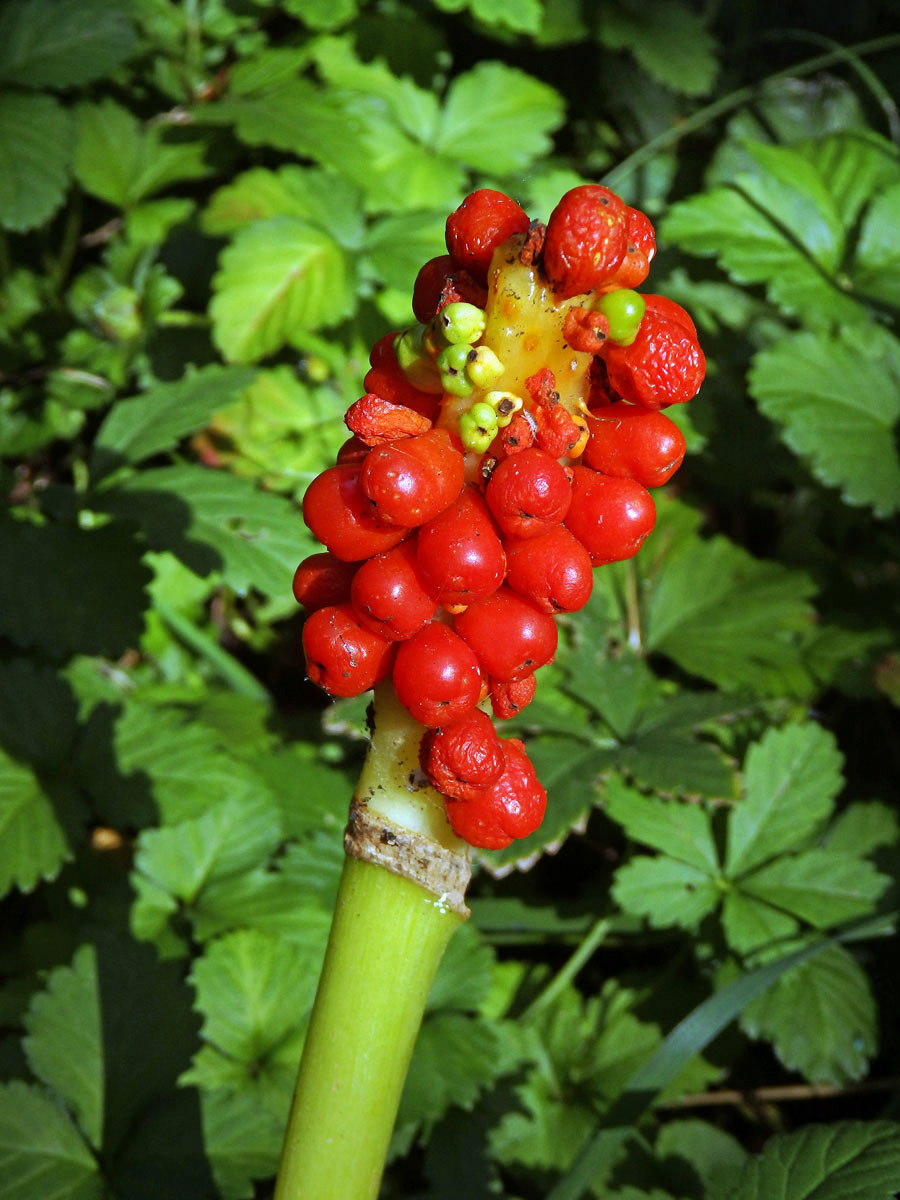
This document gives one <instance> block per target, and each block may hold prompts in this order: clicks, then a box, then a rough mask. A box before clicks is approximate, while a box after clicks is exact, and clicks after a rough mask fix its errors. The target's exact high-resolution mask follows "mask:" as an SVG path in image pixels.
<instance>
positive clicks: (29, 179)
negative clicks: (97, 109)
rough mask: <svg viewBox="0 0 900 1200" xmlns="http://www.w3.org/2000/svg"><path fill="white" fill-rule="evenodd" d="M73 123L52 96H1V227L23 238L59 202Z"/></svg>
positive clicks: (66, 174) (66, 176) (66, 180)
mask: <svg viewBox="0 0 900 1200" xmlns="http://www.w3.org/2000/svg"><path fill="white" fill-rule="evenodd" d="M71 157H72V121H71V118H70V116H69V114H68V113H67V112H66V110H65V109H64V108H63V107H62V105H60V104H58V103H57V101H56V100H54V99H53V97H52V96H26V95H22V94H20V93H18V92H4V93H0V225H2V226H3V228H4V229H11V230H12V231H13V232H14V233H24V232H25V231H26V230H28V229H36V228H37V227H38V226H39V225H43V224H44V222H45V221H47V220H48V219H49V218H50V217H52V216H53V214H54V213H55V212H56V210H57V209H58V208H59V206H60V205H61V204H62V202H63V198H64V197H65V194H66V187H67V186H68V183H69V162H70V159H71Z"/></svg>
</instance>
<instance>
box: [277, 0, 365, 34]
mask: <svg viewBox="0 0 900 1200" xmlns="http://www.w3.org/2000/svg"><path fill="white" fill-rule="evenodd" d="M283 7H284V8H285V9H286V10H287V12H289V13H292V14H293V15H294V16H295V17H299V18H300V20H301V21H303V22H304V23H305V24H306V25H309V27H310V28H311V29H338V28H339V27H340V26H341V25H346V24H347V22H348V21H351V20H352V19H353V18H354V17H355V16H356V8H357V0H283Z"/></svg>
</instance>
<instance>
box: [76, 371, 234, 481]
mask: <svg viewBox="0 0 900 1200" xmlns="http://www.w3.org/2000/svg"><path fill="white" fill-rule="evenodd" d="M253 377H254V373H253V372H252V371H250V370H246V369H241V368H234V367H218V366H207V367H202V368H201V369H200V370H199V371H196V372H195V373H193V374H191V375H186V376H185V377H184V378H182V379H179V380H177V381H176V382H174V383H160V384H157V385H156V387H152V388H150V389H149V390H148V391H146V392H142V393H141V395H139V396H134V397H132V398H131V399H128V400H119V401H118V402H117V403H116V404H115V405H114V406H113V408H112V409H111V410H110V412H109V414H108V415H107V417H106V419H105V420H104V422H103V424H102V425H101V426H100V430H99V432H98V434H97V437H96V439H95V441H94V458H93V467H94V475H95V477H97V478H99V477H101V476H103V475H105V474H108V473H109V471H111V470H113V469H114V468H115V467H116V466H117V465H118V464H119V463H121V462H123V461H124V462H130V463H137V462H141V461H142V460H143V459H145V458H150V457H151V455H154V454H159V453H160V451H162V450H171V449H173V448H174V447H175V446H176V444H177V443H178V442H179V441H180V439H181V438H183V437H185V436H186V435H187V434H189V433H193V432H194V430H196V429H200V428H202V427H203V426H205V425H207V424H209V421H210V419H211V418H212V416H213V414H214V413H215V412H217V411H218V410H219V409H220V408H224V407H225V406H226V405H227V404H229V403H230V402H231V401H232V400H233V399H234V397H235V395H236V394H237V393H238V392H240V391H242V390H243V389H244V388H246V387H248V386H249V385H250V384H251V383H252V381H253Z"/></svg>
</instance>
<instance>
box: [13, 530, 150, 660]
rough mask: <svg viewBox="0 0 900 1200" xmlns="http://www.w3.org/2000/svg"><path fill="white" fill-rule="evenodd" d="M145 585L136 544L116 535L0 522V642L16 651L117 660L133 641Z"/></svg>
mask: <svg viewBox="0 0 900 1200" xmlns="http://www.w3.org/2000/svg"><path fill="white" fill-rule="evenodd" d="M149 582H150V571H149V570H148V569H147V567H145V566H144V565H143V563H142V562H141V560H140V548H139V546H138V545H137V542H136V540H135V539H134V538H133V537H132V536H131V535H130V534H129V533H128V532H127V531H125V530H123V529H121V528H117V527H115V526H112V525H109V526H104V527H102V528H98V529H91V530H86V529H78V528H76V527H74V526H68V525H55V524H53V525H51V524H48V525H44V526H38V525H34V524H32V523H30V522H25V521H15V520H12V519H10V518H9V517H6V519H4V517H3V515H0V634H4V635H5V636H6V637H8V638H10V639H11V640H12V641H13V642H14V643H15V644H16V645H17V646H36V647H40V648H41V649H42V650H44V651H45V652H46V653H48V654H50V655H53V656H59V657H62V656H64V655H67V654H73V653H75V652H78V653H81V654H106V655H108V656H109V657H110V658H118V657H119V655H120V654H123V653H124V652H125V651H126V650H128V649H129V648H131V647H134V646H136V645H137V643H138V641H139V639H140V636H141V632H142V630H143V625H144V617H143V610H144V608H145V606H146V603H147V597H146V594H145V590H144V589H145V587H146V585H147V584H148V583H149ZM37 596H40V598H41V599H40V604H37V603H35V597H37Z"/></svg>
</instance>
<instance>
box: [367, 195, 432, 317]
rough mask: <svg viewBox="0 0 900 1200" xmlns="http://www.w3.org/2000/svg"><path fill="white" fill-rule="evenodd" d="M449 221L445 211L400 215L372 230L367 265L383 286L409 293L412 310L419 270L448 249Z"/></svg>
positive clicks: (369, 238) (378, 223) (388, 218)
mask: <svg viewBox="0 0 900 1200" xmlns="http://www.w3.org/2000/svg"><path fill="white" fill-rule="evenodd" d="M446 221H447V214H446V213H441V212H418V213H400V214H397V215H396V216H390V217H383V218H382V219H381V220H379V221H376V222H375V223H374V224H373V225H372V227H371V229H370V231H369V236H368V239H367V244H366V245H367V266H368V267H369V268H370V269H371V270H372V272H373V273H374V274H375V276H376V277H377V278H378V280H379V282H380V283H383V284H385V285H386V286H388V287H393V288H398V289H400V290H403V291H406V292H408V293H409V297H410V311H412V289H413V284H414V283H415V281H416V275H417V274H418V272H419V268H420V267H421V266H422V264H423V263H425V262H427V261H428V259H430V258H435V257H436V256H437V255H439V254H443V253H444V252H445V250H446V247H445V244H444V226H445V224H446ZM410 323H412V322H411V320H410Z"/></svg>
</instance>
